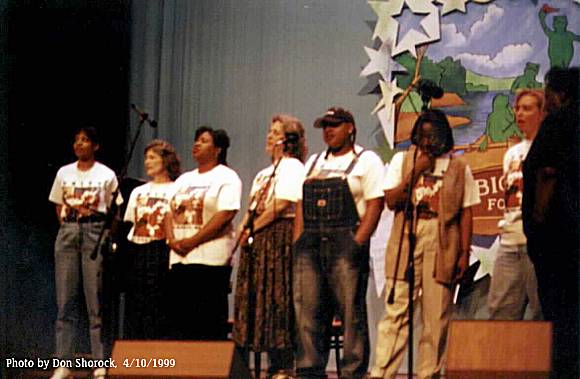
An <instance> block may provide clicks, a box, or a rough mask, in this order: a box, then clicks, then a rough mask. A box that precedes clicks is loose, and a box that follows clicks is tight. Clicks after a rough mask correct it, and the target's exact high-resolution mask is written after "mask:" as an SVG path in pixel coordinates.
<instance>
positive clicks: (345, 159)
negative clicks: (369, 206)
mask: <svg viewBox="0 0 580 379" xmlns="http://www.w3.org/2000/svg"><path fill="white" fill-rule="evenodd" d="M354 149H355V151H356V153H360V152H361V151H362V150H363V148H362V146H359V145H356V146H355V147H354ZM317 155H318V154H314V155H312V156H311V157H310V158H308V161H307V162H306V165H305V170H306V173H308V171H309V170H310V167H311V166H312V165H313V164H314V161H315V160H316V156H317ZM325 155H326V152H322V153H321V154H320V157H319V158H318V161H317V162H316V167H314V168H313V169H312V170H311V171H310V174H308V178H314V177H317V178H333V177H340V176H342V175H343V174H344V172H345V171H346V170H347V169H348V166H349V165H350V164H351V162H352V160H353V159H354V158H355V153H354V152H353V151H350V152H348V153H346V154H344V155H340V156H334V155H333V154H329V155H328V157H325ZM383 170H384V164H383V161H382V160H381V158H379V156H378V155H377V154H375V153H374V152H373V151H371V150H365V151H364V152H363V153H362V154H361V155H360V156H359V157H358V161H357V163H356V165H355V166H354V168H353V169H352V171H351V172H350V173H349V175H348V177H347V180H348V186H349V188H350V192H351V193H352V197H353V199H354V202H355V204H356V209H357V211H358V215H359V217H360V218H362V217H363V216H364V215H365V213H366V201H367V200H371V199H376V198H379V197H383V190H382V188H381V184H382V182H383ZM300 185H301V186H302V183H300ZM301 199H302V192H300V200H301Z"/></svg>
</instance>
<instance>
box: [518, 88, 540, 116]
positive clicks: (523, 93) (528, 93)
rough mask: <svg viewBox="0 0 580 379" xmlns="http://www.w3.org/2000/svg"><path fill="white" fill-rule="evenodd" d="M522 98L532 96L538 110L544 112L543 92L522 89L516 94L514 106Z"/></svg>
mask: <svg viewBox="0 0 580 379" xmlns="http://www.w3.org/2000/svg"><path fill="white" fill-rule="evenodd" d="M524 96H532V97H534V98H536V102H537V103H538V108H540V110H541V111H543V110H544V90H541V89H530V88H524V89H520V90H518V91H517V92H516V100H515V101H514V106H515V105H518V102H519V101H520V99H521V98H522V97H524Z"/></svg>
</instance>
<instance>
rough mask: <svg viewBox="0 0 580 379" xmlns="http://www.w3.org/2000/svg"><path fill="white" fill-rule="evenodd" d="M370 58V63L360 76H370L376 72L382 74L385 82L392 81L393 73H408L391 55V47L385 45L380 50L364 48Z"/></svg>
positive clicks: (387, 44)
mask: <svg viewBox="0 0 580 379" xmlns="http://www.w3.org/2000/svg"><path fill="white" fill-rule="evenodd" d="M364 49H365V51H366V53H367V55H368V56H369V59H370V62H369V63H368V64H367V65H366V66H365V68H364V69H363V70H362V71H361V73H360V76H369V75H372V74H374V73H376V72H378V73H379V74H381V76H382V77H383V79H384V80H388V81H390V80H391V77H392V73H393V71H406V70H405V68H404V67H403V66H401V65H400V64H399V63H397V62H396V61H395V60H394V59H393V58H392V54H391V45H390V44H389V43H383V44H382V45H381V47H380V48H379V50H374V49H371V48H370V47H366V46H364Z"/></svg>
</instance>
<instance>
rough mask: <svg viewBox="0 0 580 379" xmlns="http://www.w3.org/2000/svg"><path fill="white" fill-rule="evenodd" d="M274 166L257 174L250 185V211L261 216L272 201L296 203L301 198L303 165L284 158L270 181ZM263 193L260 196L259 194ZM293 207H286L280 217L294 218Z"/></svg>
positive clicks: (294, 209) (297, 161) (294, 160)
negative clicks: (254, 210)
mask: <svg viewBox="0 0 580 379" xmlns="http://www.w3.org/2000/svg"><path fill="white" fill-rule="evenodd" d="M273 171H274V165H273V164H272V165H270V166H268V167H266V168H265V169H263V170H262V171H260V172H258V174H257V175H256V177H255V178H254V181H253V183H252V189H251V190H250V198H251V199H252V203H251V204H250V209H255V208H256V207H258V209H257V214H261V213H262V212H264V210H265V209H266V208H267V207H271V206H273V202H274V199H278V200H288V201H290V202H292V203H296V201H298V199H299V198H301V197H302V183H303V182H304V175H305V171H304V165H303V164H302V162H300V161H299V160H298V159H296V158H288V157H284V158H282V160H281V161H280V163H279V164H278V167H277V168H276V174H275V175H274V177H273V178H272V179H271V181H270V183H268V180H269V179H270V177H271V176H272V173H273ZM259 191H260V192H264V194H263V195H262V194H261V193H260V192H259ZM295 213H296V207H295V206H289V207H287V208H286V209H285V210H284V212H283V213H282V215H281V216H282V217H294V215H295Z"/></svg>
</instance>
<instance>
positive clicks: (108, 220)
mask: <svg viewBox="0 0 580 379" xmlns="http://www.w3.org/2000/svg"><path fill="white" fill-rule="evenodd" d="M131 109H133V110H134V111H135V112H137V113H138V114H139V124H138V125H137V131H136V132H135V136H134V137H133V140H132V141H131V145H130V148H129V153H128V154H127V156H126V157H125V161H124V162H123V166H122V168H121V173H120V174H119V175H118V176H117V188H116V189H115V191H114V192H113V194H112V196H111V205H110V206H109V209H108V210H107V213H106V215H105V225H104V226H103V229H101V232H100V233H99V238H98V239H97V243H96V244H95V248H94V249H93V252H92V253H91V259H92V260H93V261H94V260H95V259H97V256H98V255H99V250H100V248H101V243H102V242H103V238H104V236H105V232H106V230H108V229H111V226H112V225H113V220H114V216H115V214H116V213H117V210H118V207H117V199H118V197H119V193H120V192H121V183H123V181H124V180H125V177H126V176H127V171H128V169H129V162H130V161H131V158H132V157H133V152H134V151H135V146H136V144H137V139H138V138H139V135H140V134H141V130H142V129H143V124H145V122H147V123H148V124H149V125H150V126H151V127H153V128H155V127H157V122H156V121H155V120H150V119H149V114H147V113H143V112H141V111H140V110H139V109H138V108H137V107H136V106H135V104H131ZM111 250H113V251H114V249H111Z"/></svg>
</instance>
